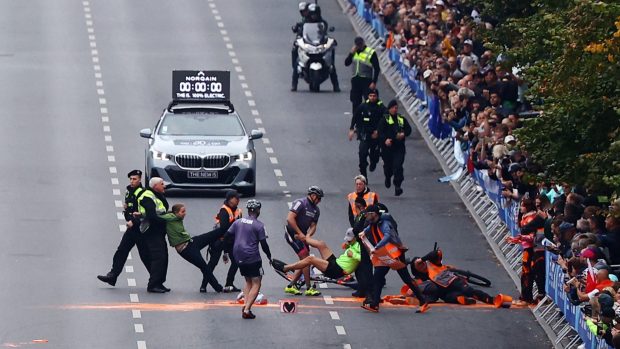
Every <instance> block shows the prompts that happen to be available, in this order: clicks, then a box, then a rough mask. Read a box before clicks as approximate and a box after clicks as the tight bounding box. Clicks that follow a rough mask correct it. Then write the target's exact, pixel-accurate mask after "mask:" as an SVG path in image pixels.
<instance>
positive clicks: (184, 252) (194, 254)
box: [159, 204, 224, 293]
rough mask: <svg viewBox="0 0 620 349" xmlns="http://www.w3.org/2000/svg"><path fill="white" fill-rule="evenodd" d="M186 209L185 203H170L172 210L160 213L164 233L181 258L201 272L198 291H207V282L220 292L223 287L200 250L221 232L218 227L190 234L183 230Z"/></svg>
mask: <svg viewBox="0 0 620 349" xmlns="http://www.w3.org/2000/svg"><path fill="white" fill-rule="evenodd" d="M186 213H187V211H186V208H185V205H183V204H175V205H172V212H170V213H166V214H163V215H160V216H159V217H160V218H162V219H163V220H165V221H166V234H167V235H168V243H170V246H173V247H174V248H175V250H177V252H178V253H179V255H180V256H181V257H183V259H185V260H186V261H188V262H190V263H191V264H193V265H195V266H196V267H197V268H198V269H200V271H201V272H202V283H201V284H200V292H201V293H205V292H207V283H208V284H209V285H211V287H213V289H214V290H215V291H216V292H222V291H223V290H224V288H223V287H222V285H220V283H219V282H218V281H217V279H216V278H215V276H214V275H213V270H211V268H209V266H208V265H207V262H206V261H205V260H204V258H202V254H201V252H200V251H201V250H202V249H203V248H205V247H206V246H207V245H210V244H212V243H213V242H215V241H217V240H218V239H219V238H220V237H221V236H222V234H223V232H222V231H221V230H220V229H215V230H212V231H210V232H207V233H204V234H201V235H197V236H194V237H192V236H190V235H189V234H188V233H187V231H186V230H185V226H184V225H183V219H184V218H185V215H186Z"/></svg>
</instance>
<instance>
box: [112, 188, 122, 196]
mask: <svg viewBox="0 0 620 349" xmlns="http://www.w3.org/2000/svg"><path fill="white" fill-rule="evenodd" d="M112 195H114V196H121V191H120V189H116V188H115V189H112Z"/></svg>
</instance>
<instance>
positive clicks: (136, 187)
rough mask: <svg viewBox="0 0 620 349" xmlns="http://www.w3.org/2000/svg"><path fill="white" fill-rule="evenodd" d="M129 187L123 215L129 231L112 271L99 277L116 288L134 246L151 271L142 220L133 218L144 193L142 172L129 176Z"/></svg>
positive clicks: (114, 261)
mask: <svg viewBox="0 0 620 349" xmlns="http://www.w3.org/2000/svg"><path fill="white" fill-rule="evenodd" d="M127 177H128V178H129V185H128V186H127V191H126V192H125V204H124V210H123V215H124V216H125V221H126V222H127V223H126V225H127V229H126V230H125V233H124V234H123V237H122V238H121V242H120V243H119V244H118V248H117V249H116V252H115V253H114V257H113V258H112V269H111V270H110V272H109V273H107V274H106V275H97V279H99V280H101V281H103V282H107V283H108V284H110V285H112V286H114V285H116V279H117V278H118V276H119V275H120V273H121V272H122V271H123V266H124V265H125V262H126V261H127V256H128V255H129V252H130V251H131V249H132V248H133V247H134V246H137V247H138V254H140V259H141V260H142V263H143V264H144V266H145V267H146V269H147V270H149V269H150V265H151V262H150V260H149V255H148V249H147V248H146V245H145V244H144V241H143V239H142V234H141V233H140V219H139V218H136V217H134V216H133V213H134V212H138V196H139V195H140V194H141V193H142V192H143V191H144V188H143V187H142V182H141V181H142V171H140V170H133V171H131V172H129V173H128V174H127Z"/></svg>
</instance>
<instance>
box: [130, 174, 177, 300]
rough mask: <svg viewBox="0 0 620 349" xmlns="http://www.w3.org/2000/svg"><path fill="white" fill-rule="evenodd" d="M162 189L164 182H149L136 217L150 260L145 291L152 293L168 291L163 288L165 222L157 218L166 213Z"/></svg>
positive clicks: (156, 179)
mask: <svg viewBox="0 0 620 349" xmlns="http://www.w3.org/2000/svg"><path fill="white" fill-rule="evenodd" d="M164 188H165V187H164V180H163V179H161V178H159V177H153V178H151V180H150V181H149V188H148V189H146V190H144V191H143V192H142V193H141V194H140V196H138V211H139V214H138V215H137V216H140V217H141V223H140V231H141V232H142V233H143V234H144V241H145V242H146V246H147V247H148V250H149V255H150V258H151V269H150V270H149V273H150V277H149V283H148V286H147V289H146V290H147V291H148V292H153V293H164V292H169V291H170V289H169V288H167V287H166V286H164V282H165V281H166V274H167V272H168V246H167V245H166V239H165V236H166V221H165V220H164V219H162V218H161V217H159V215H162V214H164V213H166V212H167V211H168V201H167V200H166V197H165V196H164ZM134 215H136V214H134Z"/></svg>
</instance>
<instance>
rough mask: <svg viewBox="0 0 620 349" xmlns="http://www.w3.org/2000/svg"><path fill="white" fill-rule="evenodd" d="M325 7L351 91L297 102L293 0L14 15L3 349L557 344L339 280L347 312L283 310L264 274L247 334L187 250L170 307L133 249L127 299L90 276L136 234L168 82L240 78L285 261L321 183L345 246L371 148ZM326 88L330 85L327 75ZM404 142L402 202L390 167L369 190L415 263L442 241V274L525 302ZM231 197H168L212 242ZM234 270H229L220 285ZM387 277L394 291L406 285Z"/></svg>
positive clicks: (346, 33) (268, 219)
mask: <svg viewBox="0 0 620 349" xmlns="http://www.w3.org/2000/svg"><path fill="white" fill-rule="evenodd" d="M320 5H321V6H322V8H323V13H324V17H325V19H326V20H327V21H329V23H330V25H334V26H335V27H336V32H335V33H334V36H335V37H336V39H337V40H338V43H339V46H338V48H337V54H338V56H337V59H338V71H339V75H340V83H341V88H342V90H343V92H341V93H332V92H321V93H310V92H308V88H307V86H306V85H305V84H303V83H302V82H300V89H299V92H297V93H292V92H289V86H290V47H291V42H292V39H293V35H292V33H291V32H290V27H291V25H292V24H293V23H294V22H295V21H296V20H297V17H298V13H297V3H296V2H295V1H291V0H286V1H284V0H264V1H247V0H244V1H242V0H227V1H224V0H211V1H209V0H191V1H183V2H180V1H175V2H172V1H163V0H153V1H148V2H147V1H144V0H141V1H140V0H137V1H121V0H106V1H77V0H56V1H53V2H52V1H47V0H31V1H28V2H24V1H10V0H4V1H1V2H0V6H1V9H2V11H0V29H1V30H2V33H3V34H1V36H0V37H1V38H2V40H0V79H1V81H2V84H0V105H2V106H3V111H2V113H1V114H0V120H2V127H1V128H0V145H1V149H2V150H1V151H2V155H3V161H2V162H0V167H1V169H2V173H3V180H2V184H1V185H0V192H1V193H2V197H3V200H1V201H0V212H1V214H2V223H0V224H1V227H2V232H3V234H2V239H1V240H0V241H1V242H0V265H1V267H0V270H1V274H0V277H1V280H2V287H1V290H0V314H2V315H1V316H0V347H23V348H136V347H137V348H204V347H207V348H212V347H226V348H237V347H242V346H253V347H263V348H290V347H292V346H294V347H299V346H301V347H321V348H323V347H330V348H336V347H337V348H343V347H344V348H347V347H351V348H386V347H387V348H403V347H410V346H414V347H420V348H428V347H431V346H432V347H441V348H479V347H498V348H521V347H530V348H544V347H549V346H550V342H549V341H548V339H547V338H546V336H545V335H544V332H543V331H542V329H541V328H540V327H539V326H538V325H537V324H536V322H535V320H534V318H533V316H532V315H531V313H530V312H529V311H527V310H524V309H509V310H495V309H491V308H488V307H457V306H434V307H433V308H432V309H431V310H430V312H429V313H426V314H423V315H419V314H414V310H415V308H413V307H402V306H401V307H396V306H393V307H389V306H386V307H383V308H382V310H381V312H380V313H379V314H371V313H367V312H365V311H364V310H362V309H360V308H359V303H358V302H357V301H355V300H353V299H352V298H351V297H350V292H351V291H350V290H347V289H345V288H341V287H337V286H334V287H330V288H328V289H321V290H322V291H323V294H324V295H328V296H331V297H332V300H333V302H334V304H329V303H331V301H330V299H329V297H328V298H324V297H318V298H307V297H297V298H296V299H297V300H298V301H299V304H300V308H299V312H298V313H296V314H282V313H280V311H279V308H278V307H277V303H278V300H280V299H285V298H290V297H286V296H285V294H284V293H283V291H282V289H283V287H284V283H283V280H282V279H280V278H279V277H278V276H277V275H276V274H275V273H274V272H273V271H272V270H270V269H269V268H265V269H266V270H265V272H266V274H265V277H264V280H263V284H264V286H263V293H264V294H265V296H266V297H267V298H268V300H269V304H270V305H268V306H263V307H256V308H255V313H256V314H257V316H258V318H257V319H256V320H254V321H244V320H242V319H241V318H240V314H239V313H240V311H239V310H240V307H239V306H237V305H234V304H231V301H232V300H233V299H234V296H235V295H230V294H215V293H214V292H212V291H211V292H209V293H207V294H206V295H205V294H200V293H198V287H199V283H200V273H199V271H198V270H197V269H196V268H195V267H193V266H192V265H190V264H188V263H187V262H185V261H184V260H182V259H181V258H180V257H179V256H178V255H177V254H176V252H175V251H174V249H170V250H169V254H170V266H169V271H168V281H167V286H168V287H171V288H172V289H173V291H172V292H171V293H169V294H164V295H159V294H149V293H147V292H146V282H147V279H148V274H147V273H146V271H145V268H144V266H142V265H141V264H140V261H139V259H138V258H137V251H135V250H134V251H133V253H132V254H133V257H134V258H133V259H131V260H129V261H128V262H127V264H126V266H128V267H130V268H128V270H126V272H124V273H123V274H121V277H119V280H118V283H117V286H116V287H114V288H112V287H109V286H107V285H105V284H102V283H101V282H99V281H98V280H97V279H96V278H95V276H96V275H97V274H102V273H105V272H107V271H108V270H109V268H110V264H111V259H112V255H113V253H114V250H115V248H116V246H117V244H118V242H119V240H120V237H121V234H122V233H121V232H120V231H119V224H123V221H121V220H119V219H118V217H117V215H118V212H120V209H119V208H118V207H117V205H118V204H117V203H116V201H118V200H122V196H121V195H122V193H123V192H124V187H125V185H126V177H125V174H126V173H127V172H128V171H129V170H131V169H133V168H143V166H144V148H145V141H144V140H143V139H141V138H140V137H139V135H138V132H139V130H140V129H141V128H146V127H153V126H154V124H155V122H156V121H157V118H158V117H159V115H160V113H161V110H162V109H163V108H164V107H165V106H166V105H167V103H168V102H169V100H170V95H171V90H170V89H171V71H172V70H173V69H218V70H220V69H225V70H230V71H231V72H232V78H231V81H232V88H231V90H232V96H233V102H234V103H235V106H236V108H237V110H238V111H239V113H240V114H241V115H242V116H243V118H244V120H245V123H246V125H247V126H248V127H249V128H264V131H265V138H266V139H263V141H258V142H257V153H258V176H257V177H258V188H257V197H256V198H257V199H259V200H261V201H262V202H263V210H262V215H261V219H262V220H263V221H264V222H265V224H266V226H267V230H268V235H269V237H270V239H269V242H270V245H271V250H272V253H273V254H274V256H275V257H277V258H280V259H284V260H287V261H292V260H294V259H295V256H294V255H293V253H292V251H290V248H289V247H288V246H286V245H285V243H284V241H283V238H282V232H281V230H282V228H281V227H282V225H283V223H284V219H285V216H286V212H287V203H288V202H290V201H292V199H295V198H298V197H302V196H303V195H304V194H305V190H306V188H307V187H308V186H309V185H312V184H318V185H320V186H321V187H322V188H323V189H324V190H325V192H326V197H325V198H324V200H323V201H322V202H321V204H320V205H321V206H320V207H321V211H322V214H321V218H320V222H319V229H318V233H317V236H318V237H319V238H321V239H324V240H326V241H327V242H328V244H329V245H330V246H333V247H334V249H335V250H337V246H339V245H340V242H341V241H342V236H343V233H344V231H345V229H346V227H347V225H348V221H347V218H346V206H347V202H346V199H345V196H346V194H347V193H348V192H350V191H352V190H353V183H352V177H353V176H354V175H355V174H356V171H357V156H356V149H357V147H356V146H357V144H356V142H349V141H348V140H347V139H346V133H347V129H348V124H349V120H350V115H348V114H346V113H347V112H348V111H349V110H350V103H349V101H348V91H349V87H350V85H349V77H350V73H349V71H348V69H346V68H345V67H344V64H343V61H344V57H345V55H346V52H347V51H348V50H349V48H350V46H351V45H352V41H353V37H354V36H355V34H354V32H353V29H352V26H351V25H350V23H349V21H348V19H347V17H346V16H345V15H343V14H342V11H341V9H340V7H339V6H338V5H337V4H336V2H335V1H332V0H329V1H328V0H324V1H321V3H320ZM379 87H380V91H381V97H382V99H383V100H384V101H385V102H387V101H388V100H389V97H390V96H391V92H390V91H388V90H387V87H386V84H385V82H383V81H382V82H381V83H380V85H379ZM322 88H323V90H324V91H331V86H330V84H329V82H327V83H326V84H325V85H323V86H322ZM256 114H257V115H256ZM256 119H258V120H256ZM407 143H408V154H407V159H406V166H405V177H406V179H405V182H404V186H403V188H404V190H405V193H404V195H403V196H401V197H398V198H396V197H394V195H393V191H392V189H386V188H384V187H383V185H382V183H383V177H382V174H381V169H380V168H378V169H377V171H375V172H374V173H371V174H370V176H369V177H370V178H369V180H370V185H371V188H372V189H374V190H376V191H378V193H379V195H380V196H381V199H382V201H383V202H385V203H386V204H387V205H388V207H389V208H390V210H391V212H392V213H393V215H394V216H395V218H396V219H397V220H398V221H399V227H400V234H401V237H402V238H403V239H404V240H405V242H406V243H407V245H408V246H409V247H410V249H411V251H412V252H410V253H412V255H415V254H417V255H421V254H424V253H426V252H427V251H428V250H430V249H432V246H433V243H434V242H435V241H437V242H438V243H439V245H440V246H441V247H442V248H443V250H444V254H445V256H446V257H445V260H446V262H448V263H450V264H454V265H457V266H459V267H462V268H466V269H471V270H473V271H476V272H478V273H480V274H482V275H485V276H487V277H488V278H489V279H491V280H492V281H493V287H492V288H491V290H490V291H489V293H492V294H495V293H498V292H504V293H508V294H511V295H513V296H515V297H516V296H517V291H516V289H515V287H514V284H513V283H512V281H511V280H510V279H509V277H508V276H507V274H506V272H505V271H504V270H503V269H502V268H501V266H500V265H499V263H498V262H497V261H496V260H495V259H494V257H493V255H492V253H491V251H490V250H489V248H488V247H487V243H486V241H485V240H484V238H483V236H482V235H481V233H480V232H479V231H478V230H477V227H476V226H475V224H474V222H473V220H472V219H471V217H469V215H468V214H467V212H466V209H465V207H464V206H463V205H462V204H461V202H460V201H459V198H458V196H457V195H456V194H455V193H454V192H453V190H452V188H451V187H450V186H447V185H442V184H439V183H438V182H437V180H436V179H437V177H439V176H441V175H442V172H441V169H440V167H439V165H438V164H437V162H436V160H435V159H434V158H433V156H432V154H431V153H430V151H429V150H428V149H427V148H426V147H425V144H424V142H423V141H422V139H421V137H420V136H419V134H418V133H417V131H416V132H414V135H413V136H412V137H411V138H410V139H409V140H408V141H407ZM274 170H280V171H274ZM280 173H281V174H282V176H277V174H280ZM119 194H120V195H119ZM287 194H288V195H287ZM222 200H223V198H222V195H221V194H219V193H181V194H180V195H177V196H175V197H173V198H171V199H170V201H171V202H172V203H176V202H184V203H185V204H186V205H187V207H188V216H187V218H186V227H187V228H188V230H189V231H190V232H191V233H192V234H194V235H195V234H199V233H202V232H205V231H208V230H210V229H211V227H212V225H213V216H214V215H215V213H216V212H217V210H218V208H219V206H220V205H221V202H222ZM226 270H227V267H223V266H218V268H217V269H216V275H217V276H218V278H219V279H220V280H221V282H223V279H224V275H225V272H226ZM129 271H131V272H129ZM392 274H394V273H390V276H389V279H388V287H387V288H386V289H385V290H384V294H396V293H398V290H399V289H400V286H401V282H400V280H398V278H397V277H395V274H394V275H392ZM236 284H237V285H238V286H241V285H242V280H241V277H240V276H237V281H236Z"/></svg>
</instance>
